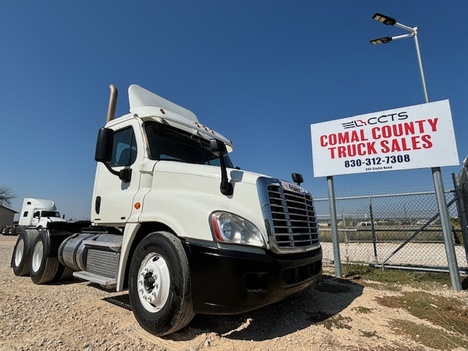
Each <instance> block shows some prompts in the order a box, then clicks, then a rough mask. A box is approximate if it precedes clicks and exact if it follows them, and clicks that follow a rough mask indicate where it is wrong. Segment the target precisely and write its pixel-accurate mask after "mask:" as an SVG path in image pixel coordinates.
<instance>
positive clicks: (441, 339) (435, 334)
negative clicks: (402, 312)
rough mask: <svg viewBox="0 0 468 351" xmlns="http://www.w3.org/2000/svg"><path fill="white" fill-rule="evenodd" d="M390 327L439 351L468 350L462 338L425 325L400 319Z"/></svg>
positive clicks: (467, 344)
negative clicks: (459, 348) (458, 348)
mask: <svg viewBox="0 0 468 351" xmlns="http://www.w3.org/2000/svg"><path fill="white" fill-rule="evenodd" d="M390 326H391V328H392V329H393V330H395V331H396V332H398V333H400V334H403V335H408V336H409V337H411V339H413V340H414V341H416V342H417V343H418V344H423V345H424V346H427V347H431V348H433V349H437V350H451V349H454V348H457V347H461V348H464V349H466V348H468V342H467V341H466V340H464V339H462V338H461V337H459V336H457V335H454V334H449V333H447V332H444V331H443V330H439V329H437V328H433V327H430V326H427V325H423V324H417V323H414V322H411V321H407V320H403V319H399V320H393V321H392V322H391V323H390Z"/></svg>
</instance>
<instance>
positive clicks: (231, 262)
mask: <svg viewBox="0 0 468 351" xmlns="http://www.w3.org/2000/svg"><path fill="white" fill-rule="evenodd" d="M184 246H185V250H186V252H187V256H188V259H189V264H190V274H191V278H192V298H193V308H194V312H195V313H201V314H237V313H243V312H247V311H251V310H254V309H257V308H259V307H262V306H266V305H269V304H271V303H274V302H277V301H280V300H283V299H284V298H286V297H288V296H290V295H292V294H294V293H297V292H299V291H301V290H304V289H305V288H307V287H309V286H311V285H313V284H315V283H317V282H318V281H319V280H320V278H321V276H322V249H321V248H320V247H319V248H317V249H316V250H314V251H311V252H308V253H302V254H294V255H285V256H279V255H273V254H272V253H270V252H265V253H263V254H259V253H248V252H242V251H237V250H227V249H220V248H214V247H208V246H202V245H198V244H193V243H189V242H186V243H185V244H184Z"/></svg>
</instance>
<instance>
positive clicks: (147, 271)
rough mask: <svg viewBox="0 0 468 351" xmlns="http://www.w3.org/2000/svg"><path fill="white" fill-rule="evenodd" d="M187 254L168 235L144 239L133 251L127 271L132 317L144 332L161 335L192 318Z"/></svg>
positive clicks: (178, 327) (172, 236) (166, 233)
mask: <svg viewBox="0 0 468 351" xmlns="http://www.w3.org/2000/svg"><path fill="white" fill-rule="evenodd" d="M190 284H191V283H190V269H189V265H188V260H187V255H186V253H185V250H184V248H183V246H182V243H181V242H180V240H179V239H178V238H177V237H176V236H175V235H173V234H171V233H168V232H155V233H151V234H149V235H148V236H146V237H145V238H144V239H143V240H142V241H141V242H140V243H139V244H138V246H137V248H136V249H135V252H134V255H133V257H132V261H131V264H130V271H129V295H130V304H131V305H132V310H133V314H134V315H135V318H136V319H137V321H138V323H139V324H140V325H141V326H142V327H143V328H144V329H145V330H146V331H148V332H150V333H152V334H154V335H158V336H162V335H166V334H170V333H173V332H175V331H177V330H179V329H182V328H183V327H185V326H186V325H187V324H188V323H190V321H191V320H192V318H193V317H194V315H195V314H194V313H193V306H192V294H191V285H190Z"/></svg>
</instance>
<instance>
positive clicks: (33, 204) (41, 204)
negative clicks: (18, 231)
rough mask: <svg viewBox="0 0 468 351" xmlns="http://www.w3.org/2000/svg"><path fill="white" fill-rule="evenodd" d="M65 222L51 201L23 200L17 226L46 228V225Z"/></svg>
mask: <svg viewBox="0 0 468 351" xmlns="http://www.w3.org/2000/svg"><path fill="white" fill-rule="evenodd" d="M51 222H65V220H64V219H63V218H62V217H61V216H60V212H59V211H57V208H56V206H55V203H54V202H53V201H52V200H45V199H36V198H25V199H24V200H23V206H22V208H21V213H20V218H19V221H18V225H20V226H23V227H36V228H46V227H47V223H51Z"/></svg>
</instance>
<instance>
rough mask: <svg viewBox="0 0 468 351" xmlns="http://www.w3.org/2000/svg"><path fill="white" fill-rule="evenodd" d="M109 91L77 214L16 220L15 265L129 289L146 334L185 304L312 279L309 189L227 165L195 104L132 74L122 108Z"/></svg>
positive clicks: (229, 306) (181, 316)
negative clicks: (85, 199)
mask: <svg viewBox="0 0 468 351" xmlns="http://www.w3.org/2000/svg"><path fill="white" fill-rule="evenodd" d="M110 90H111V94H110V100H109V109H108V114H107V121H106V125H105V127H103V128H101V129H100V130H99V133H98V138H97V144H96V152H95V160H96V161H97V168H96V175H95V181H94V190H93V197H92V204H91V221H90V222H88V223H64V222H49V223H47V227H45V228H29V229H28V228H24V227H22V230H21V231H20V232H19V236H18V241H17V244H16V245H15V248H14V250H13V256H12V267H13V271H14V272H15V274H16V275H27V274H29V275H30V276H31V279H32V280H33V282H35V283H37V284H43V283H47V282H50V281H57V280H60V279H64V277H67V276H69V275H70V274H71V273H72V274H73V276H74V277H76V278H79V279H82V280H87V281H89V282H93V283H97V284H100V285H101V286H103V287H105V288H107V289H113V290H116V291H123V290H126V289H128V292H129V298H130V303H131V307H132V310H133V313H134V316H135V318H136V319H137V321H138V323H139V324H140V325H141V326H142V327H143V328H144V329H145V330H147V331H148V332H150V333H152V334H155V335H159V336H161V335H166V334H169V333H172V332H175V331H177V330H179V329H181V328H183V327H185V326H186V325H187V324H188V323H189V322H190V321H191V320H192V318H193V317H194V315H195V314H196V313H200V314H237V313H243V312H247V311H250V310H253V309H257V308H260V307H262V306H265V305H268V304H271V303H274V302H277V301H280V300H282V299H284V298H286V297H288V296H290V295H291V294H294V293H297V292H299V291H301V290H303V289H306V288H307V287H309V286H311V285H313V284H315V283H316V282H318V281H319V279H320V278H321V274H322V249H321V245H320V242H319V236H318V230H317V222H316V216H315V212H314V207H313V200H312V196H311V195H310V193H309V192H308V191H306V190H305V189H304V188H302V187H301V186H300V183H301V182H302V181H303V180H302V176H301V175H299V174H293V181H294V182H295V183H292V182H287V181H284V180H280V179H276V178H273V177H269V176H266V175H262V174H257V173H252V172H248V171H245V170H241V169H238V168H235V167H234V166H233V164H232V162H231V160H230V158H229V155H228V152H230V151H232V149H233V147H232V142H231V141H230V140H229V139H227V138H225V137H224V136H222V135H221V134H219V133H217V132H215V131H214V130H212V129H210V128H208V127H206V126H205V125H203V124H201V123H200V122H199V121H198V118H197V116H196V115H195V114H194V113H193V112H191V111H189V110H187V109H185V108H183V107H181V106H179V105H176V104H174V103H172V102H170V101H168V100H166V99H164V98H161V97H160V96H158V95H156V94H153V93H151V92H150V91H148V90H146V89H143V88H141V87H139V86H137V85H131V86H130V87H129V90H128V94H129V105H130V113H128V114H126V115H124V116H121V117H119V118H115V117H114V115H115V109H116V103H117V90H116V88H115V87H114V86H112V85H111V87H110Z"/></svg>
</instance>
